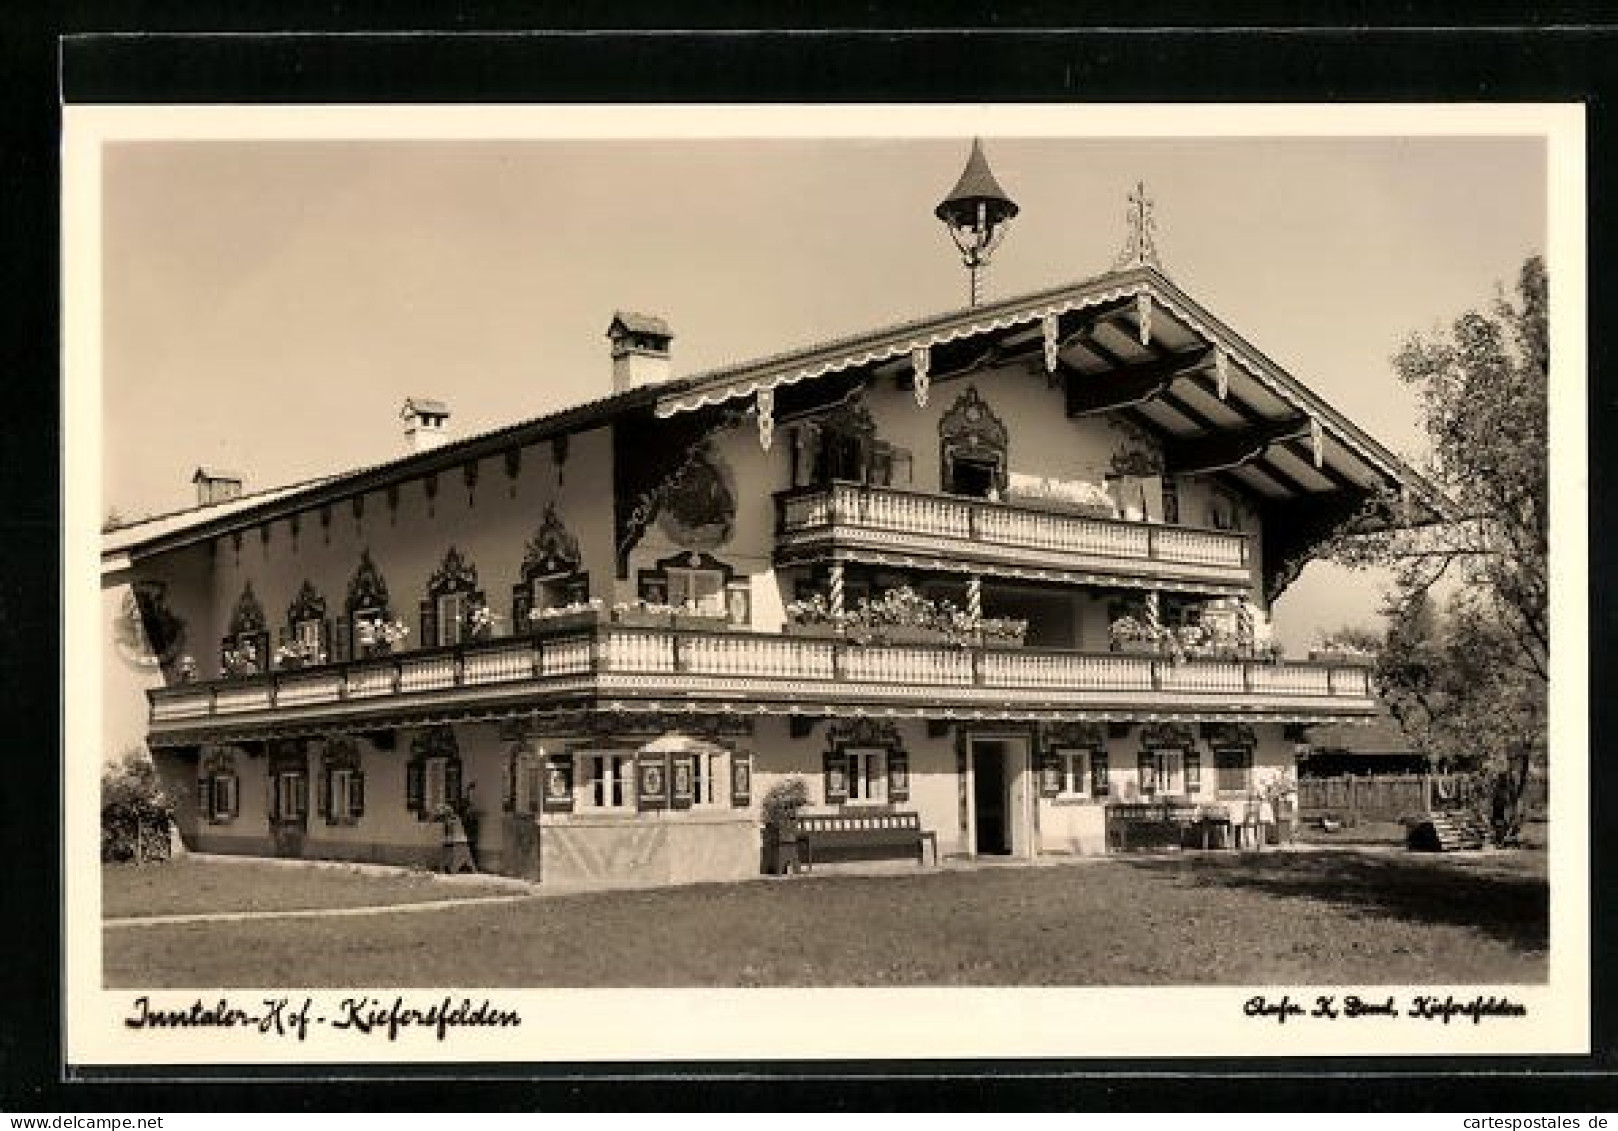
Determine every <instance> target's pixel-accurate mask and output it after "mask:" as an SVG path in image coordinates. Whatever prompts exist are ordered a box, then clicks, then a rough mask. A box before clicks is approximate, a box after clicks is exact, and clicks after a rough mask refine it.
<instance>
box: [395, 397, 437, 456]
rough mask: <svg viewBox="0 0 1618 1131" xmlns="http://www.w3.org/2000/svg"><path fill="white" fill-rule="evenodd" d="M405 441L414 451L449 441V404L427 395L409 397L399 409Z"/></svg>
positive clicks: (423, 450) (427, 448)
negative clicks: (430, 398)
mask: <svg viewBox="0 0 1618 1131" xmlns="http://www.w3.org/2000/svg"><path fill="white" fill-rule="evenodd" d="M399 419H400V420H402V421H404V434H405V443H406V444H407V445H409V447H410V450H411V451H412V452H425V451H428V450H430V449H432V448H436V447H438V446H439V445H441V444H446V443H448V442H449V428H448V424H449V405H447V404H445V403H444V402H443V401H435V400H429V399H428V398H426V397H407V398H405V403H404V407H403V408H401V409H400V410H399Z"/></svg>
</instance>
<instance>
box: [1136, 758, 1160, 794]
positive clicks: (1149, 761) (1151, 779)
mask: <svg viewBox="0 0 1618 1131" xmlns="http://www.w3.org/2000/svg"><path fill="white" fill-rule="evenodd" d="M1137 767H1138V770H1139V772H1140V791H1141V794H1142V795H1143V796H1145V797H1150V796H1152V794H1154V793H1156V792H1157V759H1156V758H1155V757H1154V756H1153V754H1152V752H1151V751H1150V750H1143V751H1142V752H1141V755H1140V759H1139V761H1138V763H1137Z"/></svg>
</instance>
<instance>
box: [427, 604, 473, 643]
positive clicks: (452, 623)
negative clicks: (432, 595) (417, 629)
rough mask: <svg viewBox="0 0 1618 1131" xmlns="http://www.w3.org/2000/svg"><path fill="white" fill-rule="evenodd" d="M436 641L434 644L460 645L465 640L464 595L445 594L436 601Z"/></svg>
mask: <svg viewBox="0 0 1618 1131" xmlns="http://www.w3.org/2000/svg"><path fill="white" fill-rule="evenodd" d="M437 607H438V639H437V640H435V641H434V642H433V643H435V644H460V643H463V642H464V641H465V640H466V612H467V606H466V594H465V593H445V594H442V595H441V596H440V597H439V598H438V601H437Z"/></svg>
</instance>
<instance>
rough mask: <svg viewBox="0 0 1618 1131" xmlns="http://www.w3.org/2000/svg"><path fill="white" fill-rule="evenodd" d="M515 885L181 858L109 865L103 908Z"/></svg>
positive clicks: (217, 906) (185, 910)
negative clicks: (156, 861)
mask: <svg viewBox="0 0 1618 1131" xmlns="http://www.w3.org/2000/svg"><path fill="white" fill-rule="evenodd" d="M511 891H512V886H511V885H509V884H504V883H500V882H486V883H479V882H475V881H474V882H468V881H467V880H466V879H464V878H459V877H458V878H456V879H454V880H445V879H441V878H435V877H434V876H432V875H431V874H430V873H427V872H405V871H394V870H388V871H383V870H381V869H365V868H357V867H344V866H342V865H330V866H325V865H322V866H318V867H310V866H299V865H287V864H273V863H269V862H267V861H257V860H198V859H195V858H193V857H181V858H179V859H177V860H170V861H167V862H166V863H162V864H144V865H141V866H139V867H137V866H136V865H134V864H106V865H103V866H102V869H101V914H102V916H103V917H105V918H108V919H121V918H138V917H140V916H145V915H189V914H195V913H199V912H214V911H296V910H302V909H306V908H324V907H357V906H361V905H364V904H392V903H425V902H429V901H432V900H440V899H456V898H459V897H462V896H480V895H495V894H509V893H510V892H511Z"/></svg>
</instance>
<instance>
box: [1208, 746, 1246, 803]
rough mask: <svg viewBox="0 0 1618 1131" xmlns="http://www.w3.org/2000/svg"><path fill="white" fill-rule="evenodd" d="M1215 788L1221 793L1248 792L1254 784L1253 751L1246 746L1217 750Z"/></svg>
mask: <svg viewBox="0 0 1618 1131" xmlns="http://www.w3.org/2000/svg"><path fill="white" fill-rule="evenodd" d="M1213 755H1214V788H1215V789H1217V790H1218V791H1219V792H1220V793H1246V792H1247V791H1248V789H1249V788H1250V787H1251V786H1252V784H1253V752H1252V751H1251V750H1249V749H1247V748H1245V747H1239V748H1228V749H1222V750H1215V751H1214V752H1213Z"/></svg>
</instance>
